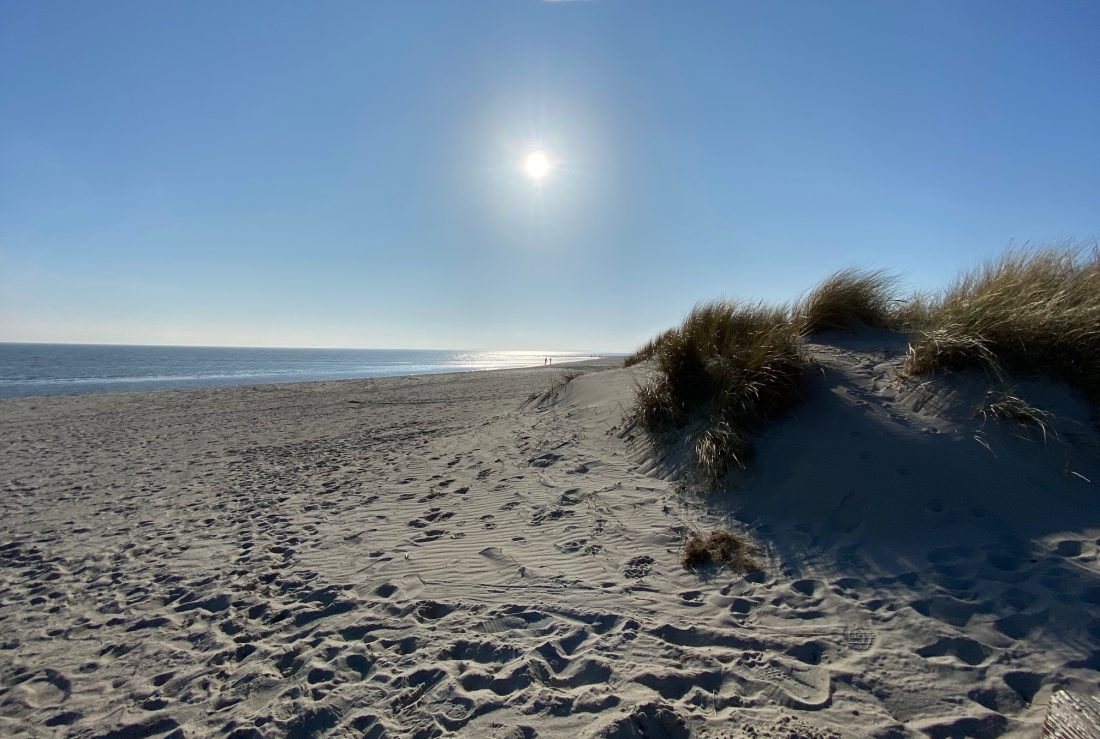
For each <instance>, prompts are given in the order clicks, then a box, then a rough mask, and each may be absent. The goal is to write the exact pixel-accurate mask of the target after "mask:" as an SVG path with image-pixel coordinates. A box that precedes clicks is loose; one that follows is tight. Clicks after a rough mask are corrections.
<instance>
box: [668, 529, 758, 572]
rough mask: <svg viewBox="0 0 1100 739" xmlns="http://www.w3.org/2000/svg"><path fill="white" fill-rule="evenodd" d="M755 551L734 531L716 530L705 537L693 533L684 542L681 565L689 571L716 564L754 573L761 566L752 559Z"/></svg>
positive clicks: (737, 570) (735, 570)
mask: <svg viewBox="0 0 1100 739" xmlns="http://www.w3.org/2000/svg"><path fill="white" fill-rule="evenodd" d="M754 551H755V550H754V548H753V547H752V546H750V545H749V544H748V543H746V542H745V540H744V539H742V538H741V537H739V536H737V535H736V534H734V533H733V532H732V531H727V530H725V529H716V530H715V531H712V532H711V533H710V534H708V535H707V536H705V537H704V536H700V535H699V534H698V533H692V534H691V536H690V537H688V540H687V541H686V542H684V549H683V552H682V553H681V555H680V563H681V564H683V566H684V567H685V568H686V569H689V570H697V569H699V568H700V567H703V566H705V565H707V564H714V565H717V566H718V567H728V568H729V569H731V570H733V571H734V572H752V571H754V570H759V569H760V565H759V564H757V562H756V560H755V559H753V557H752V555H753V552H754Z"/></svg>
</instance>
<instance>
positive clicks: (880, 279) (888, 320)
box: [792, 267, 898, 335]
mask: <svg viewBox="0 0 1100 739" xmlns="http://www.w3.org/2000/svg"><path fill="white" fill-rule="evenodd" d="M897 284H898V278H897V277H895V276H894V275H892V274H890V273H889V272H886V271H884V270H864V269H856V268H854V267H849V268H847V269H842V270H840V271H839V272H834V273H833V274H831V275H830V276H828V277H826V278H825V279H824V280H822V281H821V283H820V284H818V285H817V287H815V288H814V289H813V290H810V292H808V293H806V294H805V295H803V296H802V297H801V298H799V299H798V300H797V301H796V302H795V304H794V309H793V311H792V314H793V317H792V320H793V322H794V324H795V325H796V326H797V327H798V331H799V333H801V334H802V335H809V334H815V333H818V332H819V331H827V330H830V329H839V330H850V329H855V328H859V327H860V325H861V324H862V325H865V326H874V327H878V328H886V327H891V326H893V325H894V323H895V321H896V316H895V304H896V303H897V302H898V301H897V297H896V293H897Z"/></svg>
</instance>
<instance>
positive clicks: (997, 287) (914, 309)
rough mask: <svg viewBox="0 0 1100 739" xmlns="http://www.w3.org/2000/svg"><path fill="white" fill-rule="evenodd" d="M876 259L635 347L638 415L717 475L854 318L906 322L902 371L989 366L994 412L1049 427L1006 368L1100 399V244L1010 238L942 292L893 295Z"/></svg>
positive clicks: (899, 326) (689, 321)
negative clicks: (639, 369) (1014, 388)
mask: <svg viewBox="0 0 1100 739" xmlns="http://www.w3.org/2000/svg"><path fill="white" fill-rule="evenodd" d="M897 287H898V280H897V278H896V277H895V276H894V275H893V274H891V273H889V272H885V271H882V270H860V269H855V268H848V269H844V270H841V271H839V272H836V273H834V274H832V275H831V276H829V277H827V278H826V279H825V280H823V281H822V282H821V283H820V284H819V285H818V286H817V287H815V288H814V289H812V290H811V291H809V292H808V293H805V294H804V295H803V296H802V297H801V298H799V299H798V300H797V301H796V302H795V303H794V305H793V307H792V308H791V309H789V310H788V309H787V308H786V307H784V306H780V307H772V306H768V305H765V304H763V303H744V302H736V301H715V302H711V303H705V304H701V305H699V306H697V307H696V308H694V309H693V310H692V311H691V313H689V314H688V316H687V317H686V318H685V319H684V321H683V323H682V324H681V325H680V326H678V327H676V328H673V329H670V330H668V331H665V332H664V333H662V334H660V335H658V336H657V337H655V338H654V339H652V340H651V341H649V342H647V343H646V344H644V345H643V346H642V347H640V348H639V349H638V350H637V351H636V352H635V353H634V354H632V355H631V356H630V357H628V358H627V359H626V360H625V362H624V365H625V366H627V367H629V366H631V365H634V364H638V363H640V362H643V361H647V360H649V361H652V363H653V368H654V369H655V370H656V372H655V373H654V375H653V377H652V379H651V380H650V381H649V383H648V384H646V385H645V386H643V387H641V388H639V390H638V392H637V394H636V397H635V403H634V409H633V417H634V419H635V420H636V421H637V422H638V423H639V424H640V425H641V426H642V427H643V428H645V429H647V430H649V431H651V432H667V431H679V432H683V431H684V430H687V431H688V432H689V437H690V438H689V444H690V446H691V452H692V456H693V460H694V463H695V466H696V469H697V470H698V471H699V472H700V473H701V474H702V476H703V477H704V478H706V479H707V481H708V482H714V481H716V480H717V479H718V478H720V477H721V476H722V475H724V474H725V473H726V471H728V470H729V469H731V468H734V467H745V466H746V465H747V463H748V461H749V458H750V455H751V446H750V444H749V435H750V434H751V433H753V432H755V431H757V430H759V429H760V428H761V427H762V426H763V425H764V424H766V423H768V422H769V421H771V420H774V419H776V418H778V417H780V416H781V415H783V414H784V413H785V412H786V411H787V410H789V409H790V408H791V407H792V406H793V405H794V404H796V403H797V402H798V400H799V397H800V392H799V390H800V385H801V378H802V376H803V375H804V372H805V368H806V366H807V360H806V358H805V356H804V354H803V349H802V343H803V341H804V339H805V338H806V337H808V336H811V335H812V334H814V333H817V332H820V331H824V330H829V329H842V330H851V329H856V328H858V327H860V326H871V327H878V328H889V329H894V330H897V331H903V332H906V333H908V334H910V345H909V351H908V354H907V357H906V359H905V364H904V367H903V372H904V373H905V374H908V375H918V374H928V373H931V372H935V371H938V370H952V369H968V368H974V367H984V368H985V369H987V370H988V371H989V372H990V373H991V374H992V375H993V376H994V377H995V378H996V380H997V382H998V385H999V386H1000V387H1001V389H1002V391H1003V392H1002V393H1001V395H1000V396H998V398H999V399H994V400H993V401H991V403H990V404H989V406H988V408H986V409H985V415H986V417H996V418H1001V419H1012V420H1015V421H1018V422H1023V423H1027V424H1030V425H1038V427H1039V428H1040V429H1043V430H1044V431H1045V429H1046V428H1047V427H1048V425H1047V419H1046V418H1044V417H1043V416H1042V415H1041V413H1042V412H1041V411H1035V409H1028V408H1025V407H1024V406H1022V405H1021V404H1020V403H1016V402H1013V400H1011V399H1010V398H1015V396H1012V395H1011V394H1010V393H1008V391H1007V390H1005V388H1007V387H1008V384H1007V383H1008V378H1009V377H1010V376H1025V377H1026V376H1034V375H1048V376H1050V377H1053V378H1055V379H1059V380H1063V381H1066V382H1068V383H1069V384H1071V385H1074V386H1075V387H1077V388H1078V389H1080V390H1081V391H1082V392H1083V393H1084V394H1085V395H1086V396H1087V397H1088V398H1089V399H1090V400H1091V401H1092V402H1093V403H1095V404H1097V405H1100V251H1098V249H1097V248H1096V247H1091V248H1088V249H1084V248H1057V247H1050V248H1044V249H1029V250H1010V251H1008V252H1006V253H1005V254H1004V255H1003V256H1001V257H1000V258H999V259H996V260H993V261H991V262H989V263H987V264H986V265H984V266H983V267H981V268H979V269H977V270H974V271H971V272H966V273H964V274H963V275H962V276H960V277H959V278H958V279H957V280H956V281H955V283H954V284H952V285H951V286H950V287H948V288H947V289H946V290H944V291H942V292H940V293H919V294H916V295H914V296H912V297H910V298H908V299H899V298H898V297H897V295H898V291H897Z"/></svg>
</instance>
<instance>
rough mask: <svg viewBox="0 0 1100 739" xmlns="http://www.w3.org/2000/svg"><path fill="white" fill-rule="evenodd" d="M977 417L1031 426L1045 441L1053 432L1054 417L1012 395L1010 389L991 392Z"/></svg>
mask: <svg viewBox="0 0 1100 739" xmlns="http://www.w3.org/2000/svg"><path fill="white" fill-rule="evenodd" d="M975 415H978V416H981V417H982V418H983V419H990V418H997V419H1001V420H1005V421H1011V422H1013V423H1018V424H1019V425H1021V426H1029V427H1034V428H1037V429H1039V431H1040V432H1041V433H1042V435H1043V439H1046V438H1047V434H1048V433H1049V432H1050V430H1051V422H1052V421H1053V420H1054V417H1053V416H1052V415H1051V414H1050V413H1048V412H1047V411H1044V410H1042V409H1040V408H1036V407H1035V406H1033V405H1032V404H1031V403H1028V402H1027V401H1026V400H1024V399H1023V398H1020V397H1018V396H1016V395H1014V394H1013V393H1012V391H1011V390H1010V389H1004V390H990V391H989V392H988V393H987V394H986V397H985V400H984V401H983V402H982V404H981V405H980V406H978V410H977V411H976V413H975Z"/></svg>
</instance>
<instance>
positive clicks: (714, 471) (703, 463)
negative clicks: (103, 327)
mask: <svg viewBox="0 0 1100 739" xmlns="http://www.w3.org/2000/svg"><path fill="white" fill-rule="evenodd" d="M652 358H653V359H654V361H655V362H656V369H657V375H656V376H655V377H654V378H653V379H652V380H651V381H650V382H649V383H648V384H647V385H645V386H643V387H641V388H639V390H638V393H637V397H636V402H635V406H634V417H635V419H636V420H637V421H638V422H639V423H640V424H641V425H642V426H643V427H644V428H646V429H648V430H650V431H661V430H670V429H679V428H683V427H685V426H687V425H689V424H690V425H692V426H695V427H698V429H699V430H698V433H697V434H696V435H695V437H694V442H693V453H694V458H695V462H696V464H697V466H698V468H699V470H700V471H701V472H702V473H704V474H705V475H706V476H707V477H709V478H712V479H713V478H717V477H719V476H721V475H722V474H723V473H724V472H725V471H726V470H727V469H728V468H729V467H730V466H733V465H736V466H744V464H745V463H746V461H747V458H748V455H749V450H750V448H749V445H748V435H749V434H750V433H751V432H752V431H754V430H756V429H757V428H759V427H760V426H761V425H763V424H764V423H766V422H768V421H770V420H772V419H774V418H777V417H778V416H780V415H781V414H783V413H784V412H785V411H786V410H787V409H789V408H790V407H791V406H792V405H793V404H794V403H795V402H796V401H797V399H798V397H799V389H800V381H801V377H802V373H803V368H804V359H803V356H802V351H801V348H800V346H799V340H798V332H797V330H796V328H795V327H794V325H793V324H792V323H791V321H790V320H789V317H788V313H787V310H786V309H785V308H782V307H781V308H774V307H769V306H766V305H763V304H746V303H736V302H727V301H718V302H714V303H708V304H705V305H700V306H697V307H696V308H695V309H694V310H692V311H691V313H690V314H688V316H687V318H685V319H684V322H683V324H681V325H680V327H679V328H677V329H674V330H672V331H667V332H665V333H664V334H662V335H661V337H660V338H659V340H658V341H656V342H654V347H653V349H652Z"/></svg>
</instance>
